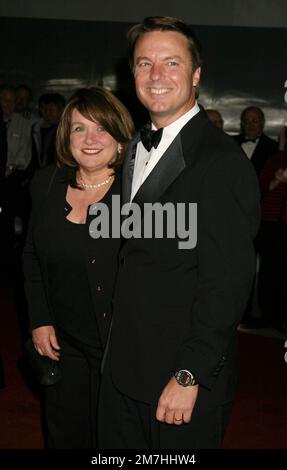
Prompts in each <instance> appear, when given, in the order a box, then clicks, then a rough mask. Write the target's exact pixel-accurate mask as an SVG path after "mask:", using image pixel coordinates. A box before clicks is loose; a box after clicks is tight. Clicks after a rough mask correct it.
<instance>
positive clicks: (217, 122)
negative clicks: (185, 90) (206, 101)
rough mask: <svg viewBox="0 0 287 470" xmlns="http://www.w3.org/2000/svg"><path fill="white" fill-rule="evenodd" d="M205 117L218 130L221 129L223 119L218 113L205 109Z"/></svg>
mask: <svg viewBox="0 0 287 470" xmlns="http://www.w3.org/2000/svg"><path fill="white" fill-rule="evenodd" d="M206 114H207V117H208V119H209V121H210V122H211V123H212V124H213V125H214V126H215V127H217V128H218V129H223V119H222V116H221V114H220V112H219V111H216V109H207V110H206Z"/></svg>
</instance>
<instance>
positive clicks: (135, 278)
mask: <svg viewBox="0 0 287 470" xmlns="http://www.w3.org/2000/svg"><path fill="white" fill-rule="evenodd" d="M138 141H139V135H136V136H135V138H134V140H133V141H132V142H131V144H130V146H129V148H128V151H127V155H126V159H125V164H124V170H123V202H124V203H125V202H126V201H129V197H130V192H131V182H132V174H133V160H134V155H135V147H136V144H137V142H138ZM134 202H137V203H138V204H139V205H140V206H142V204H143V203H144V202H161V203H166V202H172V203H174V204H176V203H177V202H184V203H189V202H191V203H197V205H198V206H197V210H198V214H197V233H198V236H197V245H196V247H195V248H194V249H187V250H186V249H178V241H179V240H178V238H174V239H169V238H164V239H157V238H150V239H144V238H131V239H126V240H124V241H123V244H122V247H121V250H120V257H119V264H120V266H119V274H118V277H117V281H116V288H115V294H114V318H113V328H112V334H111V341H110V347H109V357H110V363H111V372H112V378H113V381H114V384H115V386H116V387H117V388H118V389H119V390H120V391H121V392H122V393H125V394H126V395H128V396H130V397H132V398H134V399H137V400H139V401H142V402H146V403H151V404H156V403H157V401H158V399H159V397H160V394H161V392H162V390H163V388H164V387H165V385H166V384H167V383H168V381H169V380H170V378H171V376H172V374H173V371H175V370H178V369H181V368H184V369H189V370H191V371H192V372H193V373H194V375H195V377H196V378H197V380H198V382H199V383H200V385H201V389H200V393H199V399H198V404H200V403H201V402H202V401H203V402H204V406H208V404H210V405H212V404H215V403H222V402H224V401H225V400H230V399H231V398H232V396H233V393H234V389H235V385H236V382H237V352H236V334H237V333H236V327H237V325H238V322H239V321H240V318H241V315H242V313H243V311H244V307H245V305H246V302H247V299H248V296H249V293H250V289H251V284H252V280H253V275H254V270H255V257H254V250H253V243H252V240H253V238H254V236H255V235H256V232H257V227H258V224H259V219H260V206H259V190H258V184H257V178H256V175H255V172H254V170H253V168H252V165H251V164H250V162H249V161H248V159H247V157H246V156H245V155H244V154H243V152H242V151H241V150H240V149H239V148H238V145H237V144H236V143H235V142H234V141H233V139H231V138H230V137H228V136H226V135H225V134H224V133H223V132H222V131H220V130H218V129H216V128H215V127H214V126H212V125H211V124H210V123H209V121H208V119H207V118H206V116H205V114H204V113H203V112H199V113H198V114H197V115H196V116H195V117H194V118H192V119H191V120H190V121H189V122H188V123H187V124H186V125H185V127H184V128H183V129H182V130H181V132H180V133H179V135H178V136H177V137H176V139H175V140H174V141H173V142H172V144H171V145H170V147H169V148H168V149H167V150H166V152H165V154H164V155H163V156H162V158H161V159H160V161H159V162H158V164H157V165H156V167H155V168H154V169H153V171H152V172H151V173H150V175H149V176H148V178H147V179H146V180H145V182H144V183H143V185H142V186H141V188H140V189H139V191H138V193H137V195H136V196H135V199H134Z"/></svg>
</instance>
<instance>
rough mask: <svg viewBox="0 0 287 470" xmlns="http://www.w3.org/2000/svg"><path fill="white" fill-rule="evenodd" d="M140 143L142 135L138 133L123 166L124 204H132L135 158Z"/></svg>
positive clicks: (129, 146) (130, 144) (130, 145)
mask: <svg viewBox="0 0 287 470" xmlns="http://www.w3.org/2000/svg"><path fill="white" fill-rule="evenodd" d="M139 141H140V133H139V132H138V133H137V134H136V135H135V137H134V138H133V140H132V141H131V142H130V143H129V145H128V148H127V151H126V156H125V159H124V164H123V173H122V204H125V203H127V202H130V198H131V191H132V181H133V174H134V166H135V157H136V151H137V144H138V142H139Z"/></svg>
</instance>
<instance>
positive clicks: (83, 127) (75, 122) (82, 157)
mask: <svg viewBox="0 0 287 470" xmlns="http://www.w3.org/2000/svg"><path fill="white" fill-rule="evenodd" d="M70 146H71V152H72V155H73V157H74V159H75V160H76V161H77V162H78V164H79V166H80V168H82V169H84V170H86V171H89V172H95V173H97V172H99V173H101V172H102V171H103V170H105V169H107V168H108V165H109V163H111V162H112V161H113V160H115V158H116V155H117V151H118V142H117V141H116V140H115V139H114V138H113V137H112V136H111V135H110V134H109V133H108V132H107V131H106V130H105V129H104V128H103V127H102V125H101V124H99V123H97V122H93V121H90V120H89V119H86V118H85V117H84V116H83V115H82V114H81V113H80V112H79V111H78V110H77V109H74V110H73V112H72V122H71V133H70Z"/></svg>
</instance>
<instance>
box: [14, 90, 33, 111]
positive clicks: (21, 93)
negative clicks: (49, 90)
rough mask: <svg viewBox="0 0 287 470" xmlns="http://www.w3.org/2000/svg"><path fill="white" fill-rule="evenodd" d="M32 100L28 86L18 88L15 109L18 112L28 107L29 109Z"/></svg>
mask: <svg viewBox="0 0 287 470" xmlns="http://www.w3.org/2000/svg"><path fill="white" fill-rule="evenodd" d="M30 102H31V95H30V92H29V90H27V89H26V88H18V90H17V91H16V106H15V110H16V111H17V112H18V113H21V112H23V111H25V110H27V109H29V105H30Z"/></svg>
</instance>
